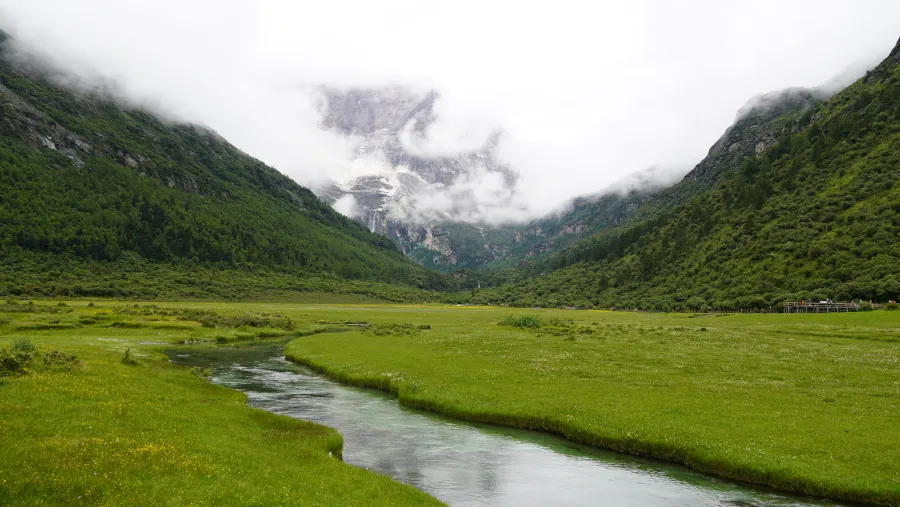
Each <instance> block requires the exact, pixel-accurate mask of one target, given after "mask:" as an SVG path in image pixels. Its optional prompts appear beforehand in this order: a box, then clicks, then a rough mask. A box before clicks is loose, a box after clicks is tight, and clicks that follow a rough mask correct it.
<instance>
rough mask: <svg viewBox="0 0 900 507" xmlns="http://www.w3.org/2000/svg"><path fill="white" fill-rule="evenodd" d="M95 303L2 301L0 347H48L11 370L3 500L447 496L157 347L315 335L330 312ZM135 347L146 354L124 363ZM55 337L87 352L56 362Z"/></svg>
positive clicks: (2, 428)
mask: <svg viewBox="0 0 900 507" xmlns="http://www.w3.org/2000/svg"><path fill="white" fill-rule="evenodd" d="M87 304H88V303H87V302H84V303H71V302H70V303H68V304H67V306H65V307H63V306H56V303H47V302H39V303H37V304H36V305H34V306H31V305H27V304H16V305H6V304H3V303H2V302H0V349H6V351H7V352H8V351H9V350H10V347H11V346H12V345H13V344H14V343H16V342H19V347H18V348H19V349H22V348H23V346H22V341H21V340H23V339H27V340H29V341H30V343H32V344H34V345H36V346H37V347H38V350H37V352H36V354H34V359H33V360H32V361H31V362H30V363H28V364H27V365H26V366H25V370H26V371H24V372H20V373H19V374H10V372H9V371H6V372H5V373H6V376H2V375H3V374H4V372H3V371H0V505H80V504H86V505H125V504H128V505H134V504H143V505H373V504H382V505H428V504H437V503H438V502H437V501H436V500H434V499H433V498H431V497H429V496H428V495H426V494H424V493H422V492H419V491H418V490H416V489H414V488H412V487H409V486H405V485H402V484H400V483H397V482H394V481H392V480H390V479H389V478H387V477H383V476H380V475H377V474H374V473H370V472H367V471H364V470H361V469H357V468H354V467H351V466H349V465H346V464H344V463H342V462H341V461H340V460H339V459H337V456H339V454H340V449H341V446H342V440H341V437H340V435H338V434H337V433H336V432H335V431H334V430H331V429H329V428H325V427H322V426H318V425H315V424H311V423H306V422H303V421H298V420H295V419H291V418H288V417H283V416H276V415H272V414H269V413H266V412H263V411H260V410H255V409H252V408H249V407H247V405H246V397H245V396H244V395H243V394H241V393H238V392H236V391H232V390H229V389H226V388H223V387H219V386H215V385H213V384H211V383H209V382H208V381H207V380H206V379H204V378H202V376H198V375H192V374H191V373H190V372H189V371H188V370H187V369H186V368H181V367H176V366H173V365H171V364H170V363H168V361H167V360H166V358H165V357H164V356H163V355H162V354H160V353H159V352H158V350H159V349H160V348H162V347H163V346H165V345H163V344H168V345H167V346H171V343H174V342H179V341H194V340H201V341H216V340H218V341H227V342H234V341H241V340H253V339H255V338H256V337H259V336H260V335H262V336H274V335H286V336H290V335H292V334H296V335H302V334H306V333H309V332H314V331H316V330H317V329H319V328H320V327H321V325H320V324H317V323H313V322H292V323H291V325H290V326H288V325H286V321H285V320H283V319H278V318H277V317H273V316H265V315H260V314H252V315H248V314H247V311H246V309H244V308H237V307H227V308H226V309H225V311H224V314H227V316H225V317H223V316H222V315H220V314H212V313H208V312H207V313H202V312H194V313H184V312H183V313H178V314H173V312H166V311H161V310H156V309H152V308H146V307H141V308H134V307H133V306H132V305H128V306H127V307H126V306H125V305H124V303H98V304H97V305H95V306H92V307H88V306H87ZM220 308H225V307H223V306H221V305H220ZM260 308H261V307H259V306H257V307H256V310H258V311H260V312H261V311H263V310H261V309H260ZM160 311H161V312H162V313H157V312H160ZM165 313H169V314H168V315H166V314H165ZM194 319H196V320H194ZM25 348H27V347H25ZM128 349H130V353H129V355H130V356H131V357H132V358H133V359H134V360H135V362H136V364H134V365H127V364H123V363H122V358H123V356H124V354H125V351H126V350H128ZM52 350H57V351H59V352H61V353H62V354H63V355H75V356H76V357H77V360H76V362H75V363H72V362H68V363H67V362H66V361H55V360H53V359H51V364H45V359H44V358H46V357H48V353H50V351H52ZM63 355H60V354H57V355H56V356H52V355H51V356H49V357H51V358H53V357H56V358H59V357H64V356H63ZM3 359H9V357H8V356H3V355H2V353H0V364H6V365H8V363H6V362H4V361H3ZM69 367H71V370H70V371H69ZM201 375H202V374H201Z"/></svg>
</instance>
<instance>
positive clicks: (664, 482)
mask: <svg viewBox="0 0 900 507" xmlns="http://www.w3.org/2000/svg"><path fill="white" fill-rule="evenodd" d="M168 354H169V357H170V358H171V359H172V361H173V362H175V363H177V364H181V365H185V366H200V367H203V368H211V369H212V370H213V378H212V380H213V382H215V383H217V384H221V385H224V386H228V387H230V388H233V389H237V390H240V391H243V392H245V393H247V395H248V396H249V403H250V405H252V406H254V407H257V408H261V409H263V410H268V411H270V412H274V413H277V414H283V415H287V416H290V417H296V418H299V419H305V420H308V421H313V422H316V423H319V424H322V425H325V426H330V427H332V428H335V429H337V431H339V432H340V433H341V434H342V435H343V437H344V451H343V459H344V461H345V462H347V463H349V464H351V465H355V466H358V467H362V468H366V469H369V470H373V471H375V472H378V473H381V474H385V475H388V476H390V477H393V478H394V479H396V480H398V481H401V482H405V483H407V484H411V485H413V486H415V487H417V488H419V489H421V490H424V491H427V492H428V493H430V494H432V495H433V496H435V497H437V498H439V499H440V500H442V501H444V502H446V503H448V504H450V505H454V506H455V505H460V506H469V505H485V506H487V505H490V506H500V505H509V506H513V505H515V506H524V505H607V506H762V505H779V506H785V505H792V506H800V505H804V506H806V505H838V504H835V503H832V502H827V501H819V500H815V499H808V498H803V497H795V496H790V495H786V494H782V493H779V492H774V491H771V490H766V489H761V488H755V487H752V486H747V485H743V484H738V483H734V482H730V481H725V480H720V479H717V478H715V477H709V476H706V475H703V474H699V473H696V472H694V471H692V470H689V469H687V468H684V467H681V466H678V465H673V464H668V463H664V462H660V461H656V460H649V459H642V458H637V457H633V456H629V455H624V454H620V453H615V452H608V451H603V450H600V449H595V448H592V447H587V446H581V445H577V444H573V443H571V442H568V441H566V440H563V439H560V438H557V437H553V436H550V435H544V434H541V433H536V432H531V431H522V430H516V429H510V428H503V427H497V426H492V425H482V424H473V423H468V422H463V421H458V420H454V419H449V418H446V417H441V416H438V415H434V414H431V413H428V412H423V411H419V410H411V409H408V408H405V407H402V406H401V405H400V404H399V403H398V402H397V400H396V399H394V398H392V397H390V396H388V395H386V394H383V393H380V392H378V391H373V390H369V389H358V388H354V387H348V386H345V385H342V384H339V383H337V382H335V381H333V380H330V379H328V378H327V377H325V376H323V375H321V374H319V373H316V372H313V371H311V370H309V369H307V368H305V367H302V366H298V365H295V364H292V363H290V362H287V361H285V359H284V349H283V347H280V346H272V345H260V346H249V347H241V348H232V347H219V348H201V347H196V348H192V347H181V348H178V349H173V350H170V351H168Z"/></svg>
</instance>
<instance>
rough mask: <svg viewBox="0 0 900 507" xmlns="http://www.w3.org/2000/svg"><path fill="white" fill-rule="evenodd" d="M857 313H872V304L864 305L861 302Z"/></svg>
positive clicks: (864, 303)
mask: <svg viewBox="0 0 900 507" xmlns="http://www.w3.org/2000/svg"><path fill="white" fill-rule="evenodd" d="M859 311H861V312H871V311H872V303H866V302H865V301H863V302H862V303H860V304H859Z"/></svg>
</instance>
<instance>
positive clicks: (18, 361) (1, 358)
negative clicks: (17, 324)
mask: <svg viewBox="0 0 900 507" xmlns="http://www.w3.org/2000/svg"><path fill="white" fill-rule="evenodd" d="M35 356H37V347H35V346H34V344H33V343H31V342H30V341H28V339H26V338H22V339H19V340H16V341H15V342H13V346H12V347H11V348H2V349H0V376H6V375H21V374H23V373H28V366H29V365H30V364H31V362H32V361H34V358H35Z"/></svg>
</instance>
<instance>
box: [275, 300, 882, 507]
mask: <svg viewBox="0 0 900 507" xmlns="http://www.w3.org/2000/svg"><path fill="white" fill-rule="evenodd" d="M319 313H320V314H323V315H328V318H330V319H333V320H341V319H346V320H368V321H369V322H370V323H376V324H377V325H375V326H371V327H370V329H369V330H367V331H355V332H350V333H341V334H333V335H319V336H310V337H306V338H300V339H297V340H295V341H293V342H292V343H291V344H290V346H289V347H288V351H287V354H288V356H289V357H291V358H292V359H294V360H296V361H298V362H301V363H304V364H307V365H310V366H312V367H314V368H317V369H319V370H322V371H324V372H326V373H328V374H330V375H331V376H333V377H335V378H337V379H340V380H342V381H345V382H348V383H352V384H355V385H360V386H367V387H375V388H379V389H383V390H387V391H390V392H392V393H394V394H396V395H397V396H399V398H400V400H401V402H402V403H405V404H407V405H410V406H415V407H419V408H426V409H430V410H434V411H437V412H441V413H444V414H447V415H451V416H455V417H460V418H465V419H470V420H477V421H484V422H493V423H499V424H504V425H510V426H516V427H523V428H529V429H537V430H542V431H549V432H553V433H559V434H562V435H564V436H566V437H568V438H571V439H573V440H577V441H580V442H583V443H588V444H593V445H598V446H602V447H607V448H611V449H616V450H621V451H625V452H629V453H634V454H641V455H648V456H653V457H657V458H662V459H666V460H671V461H676V462H680V463H684V464H686V465H689V466H691V467H693V468H695V469H698V470H702V471H705V472H710V473H714V474H718V475H721V476H725V477H729V478H734V479H739V480H744V481H748V482H752V483H757V484H763V485H769V486H774V487H777V488H781V489H785V490H791V491H795V492H800V493H806V494H812V495H820V496H826V497H831V498H840V499H849V500H856V501H862V502H871V503H878V504H887V505H896V504H898V503H900V462H898V460H897V456H900V424H898V418H897V417H898V414H900V312H873V313H859V314H840V315H835V314H832V315H820V316H816V315H730V316H697V317H694V318H691V317H689V316H687V315H660V314H629V313H609V312H562V311H519V310H505V309H495V308H493V309H492V308H458V309H438V308H427V307H419V308H415V307H382V308H380V309H379V308H376V307H369V308H363V307H360V308H356V309H348V308H338V307H333V308H331V309H327V310H326V309H319ZM531 314H533V315H536V316H537V317H538V319H539V321H538V322H539V324H538V325H536V326H534V325H533V326H532V327H515V326H502V325H499V324H498V323H499V322H501V321H503V320H504V318H505V317H507V316H511V315H512V316H522V315H531ZM557 319H558V320H557ZM515 321H516V319H510V320H509V321H508V322H507V323H508V324H515V323H516V322H515ZM529 322H530V323H531V324H534V322H535V321H533V320H532V321H529V320H525V321H522V322H521V323H522V324H529ZM398 324H413V325H412V326H408V327H402V326H398ZM426 324H427V325H428V326H430V329H419V326H420V325H422V327H425V326H424V325H426Z"/></svg>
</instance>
